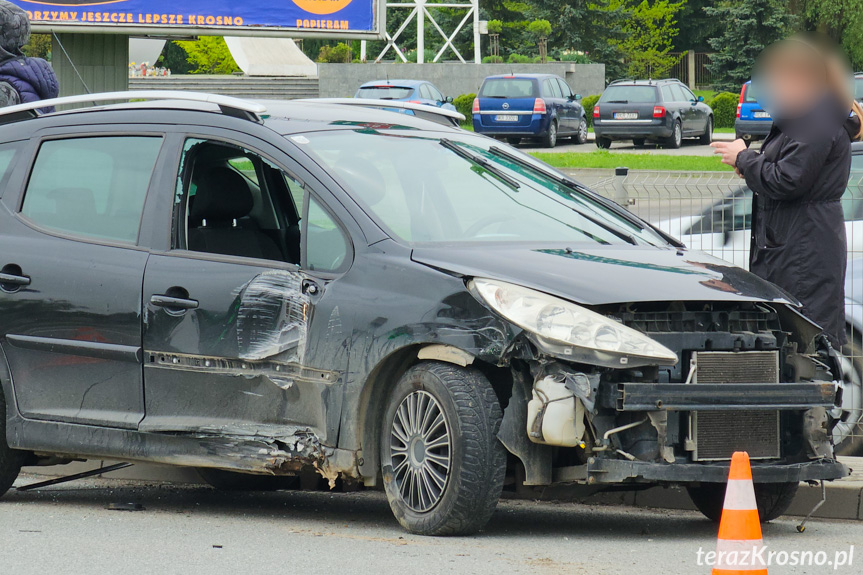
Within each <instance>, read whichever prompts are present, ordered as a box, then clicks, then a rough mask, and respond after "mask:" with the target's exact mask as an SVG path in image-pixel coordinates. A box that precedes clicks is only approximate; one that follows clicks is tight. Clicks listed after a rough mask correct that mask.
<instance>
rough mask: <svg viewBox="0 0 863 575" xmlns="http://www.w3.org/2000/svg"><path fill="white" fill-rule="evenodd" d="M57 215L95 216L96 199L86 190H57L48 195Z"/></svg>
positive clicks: (90, 191)
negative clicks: (52, 201)
mask: <svg viewBox="0 0 863 575" xmlns="http://www.w3.org/2000/svg"><path fill="white" fill-rule="evenodd" d="M48 198H49V199H51V200H54V206H55V211H56V213H58V214H69V213H70V212H71V213H75V214H95V213H96V198H95V197H94V196H93V191H92V190H90V189H87V188H57V189H55V190H52V191H51V192H50V193H49V194H48Z"/></svg>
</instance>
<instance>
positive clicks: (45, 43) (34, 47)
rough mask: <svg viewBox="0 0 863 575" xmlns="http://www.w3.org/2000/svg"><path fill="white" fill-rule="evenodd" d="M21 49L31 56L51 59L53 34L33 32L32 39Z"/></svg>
mask: <svg viewBox="0 0 863 575" xmlns="http://www.w3.org/2000/svg"><path fill="white" fill-rule="evenodd" d="M21 51H22V52H24V55H25V56H27V57H29V58H42V59H43V60H48V61H49V62H50V61H51V35H50V34H33V35H32V36H30V41H29V42H27V44H25V45H24V46H22V48H21Z"/></svg>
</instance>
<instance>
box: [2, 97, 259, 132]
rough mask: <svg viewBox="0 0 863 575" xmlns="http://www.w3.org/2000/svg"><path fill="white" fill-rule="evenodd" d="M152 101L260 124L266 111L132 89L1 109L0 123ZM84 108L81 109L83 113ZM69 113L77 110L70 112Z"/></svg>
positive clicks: (233, 101) (223, 100)
mask: <svg viewBox="0 0 863 575" xmlns="http://www.w3.org/2000/svg"><path fill="white" fill-rule="evenodd" d="M139 100H144V101H153V100H179V101H183V102H199V103H205V104H214V105H216V106H218V107H219V109H220V110H221V112H222V113H223V114H225V115H226V116H233V117H235V118H241V119H244V120H251V121H253V122H260V121H261V114H263V113H265V112H266V111H267V107H266V106H264V105H263V104H259V103H256V102H250V101H248V100H241V99H239V98H232V97H231V96H220V95H218V94H206V93H203V92H185V91H182V92H181V91H174V90H134V91H126V92H104V93H100V94H81V95H78V96H64V97H62V98H52V99H50V100H40V101H38V102H27V103H25V104H17V105H15V106H7V107H5V108H0V124H9V123H12V122H18V121H21V120H27V119H32V118H37V117H39V116H42V115H43V114H41V113H40V112H39V110H40V109H42V108H48V107H52V106H68V105H74V104H90V103H92V104H98V103H109V102H118V101H120V102H132V101H139ZM86 109H87V108H84V109H82V110H81V111H83V110H86ZM70 111H72V112H74V111H76V110H70Z"/></svg>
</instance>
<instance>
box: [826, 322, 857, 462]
mask: <svg viewBox="0 0 863 575" xmlns="http://www.w3.org/2000/svg"><path fill="white" fill-rule="evenodd" d="M846 332H847V339H848V343H846V344H845V345H844V346H842V356H843V358H844V365H843V368H845V373H844V374H843V380H844V385H845V390H843V394H842V395H843V407H846V408H847V409H843V412H842V417H841V419H840V421H839V422H838V423H837V424H836V427H835V428H834V429H833V434H834V435H833V437H834V440H838V441H836V447H835V449H834V451H835V453H836V455H846V456H854V455H863V337H861V334H860V332H859V331H858V330H853V329H851V327H850V326H849V327H848V328H847V330H846ZM846 401H848V403H846ZM840 426H841V427H844V429H842V428H840ZM837 431H839V432H840V434H841V435H840V437H837ZM841 436H844V437H841Z"/></svg>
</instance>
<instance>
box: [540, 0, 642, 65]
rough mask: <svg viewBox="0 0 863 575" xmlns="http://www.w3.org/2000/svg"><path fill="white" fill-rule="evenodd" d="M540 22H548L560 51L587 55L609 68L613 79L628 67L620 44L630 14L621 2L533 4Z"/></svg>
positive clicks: (543, 0) (549, 0)
mask: <svg viewBox="0 0 863 575" xmlns="http://www.w3.org/2000/svg"><path fill="white" fill-rule="evenodd" d="M532 2H533V10H532V11H531V12H530V14H531V15H532V16H535V17H536V18H543V19H546V20H548V21H549V22H550V23H551V26H552V33H551V36H550V37H549V40H550V41H551V43H552V45H553V46H554V47H555V49H558V50H568V51H576V52H583V53H584V54H585V55H587V57H588V58H590V60H591V61H593V62H600V63H603V64H605V73H606V76H608V77H609V78H617V77H620V76H621V75H622V74H623V70H624V65H623V59H622V57H621V53H620V49H619V47H618V45H617V43H616V40H619V39H622V35H623V30H622V23H623V21H624V19H625V17H626V11H625V10H624V9H623V7H622V6H621V2H619V1H618V0H532Z"/></svg>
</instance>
